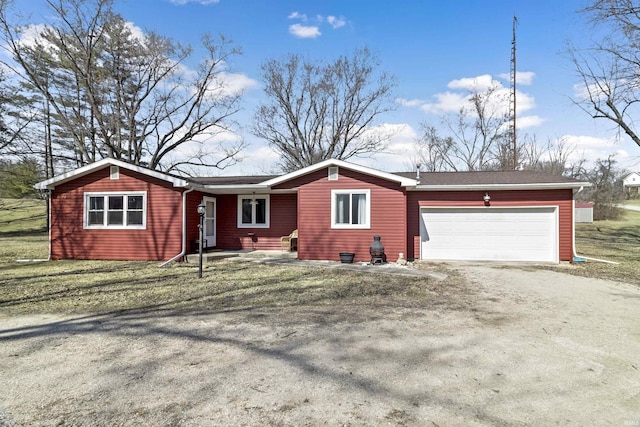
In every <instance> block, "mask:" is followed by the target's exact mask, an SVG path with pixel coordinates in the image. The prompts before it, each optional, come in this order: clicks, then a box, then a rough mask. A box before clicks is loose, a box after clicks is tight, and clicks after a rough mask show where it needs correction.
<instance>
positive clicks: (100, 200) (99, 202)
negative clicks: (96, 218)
mask: <svg viewBox="0 0 640 427" xmlns="http://www.w3.org/2000/svg"><path fill="white" fill-rule="evenodd" d="M89 210H92V211H95V210H97V211H101V210H104V197H102V196H100V197H89Z"/></svg>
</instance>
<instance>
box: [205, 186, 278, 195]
mask: <svg viewBox="0 0 640 427" xmlns="http://www.w3.org/2000/svg"><path fill="white" fill-rule="evenodd" d="M270 189H271V188H270V187H269V186H268V185H263V184H243V185H202V186H200V187H199V188H198V190H199V191H202V192H205V193H211V194H214V193H215V194H247V193H254V192H255V193H256V194H268V193H270V191H269V190H270Z"/></svg>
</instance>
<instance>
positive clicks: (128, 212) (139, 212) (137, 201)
mask: <svg viewBox="0 0 640 427" xmlns="http://www.w3.org/2000/svg"><path fill="white" fill-rule="evenodd" d="M146 199H147V194H146V192H125V193H85V195H84V211H85V218H84V227H85V228H132V229H144V228H146V224H147V221H146V219H147V210H146V205H147V200H146Z"/></svg>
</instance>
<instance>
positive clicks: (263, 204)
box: [256, 199, 267, 224]
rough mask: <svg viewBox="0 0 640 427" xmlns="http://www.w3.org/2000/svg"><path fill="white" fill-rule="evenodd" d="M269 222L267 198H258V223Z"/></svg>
mask: <svg viewBox="0 0 640 427" xmlns="http://www.w3.org/2000/svg"><path fill="white" fill-rule="evenodd" d="M266 223H267V200H266V199H256V224H266Z"/></svg>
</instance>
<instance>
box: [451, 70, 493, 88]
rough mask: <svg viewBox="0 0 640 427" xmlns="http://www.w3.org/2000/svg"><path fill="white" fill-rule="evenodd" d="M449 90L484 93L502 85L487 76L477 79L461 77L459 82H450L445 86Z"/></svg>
mask: <svg viewBox="0 0 640 427" xmlns="http://www.w3.org/2000/svg"><path fill="white" fill-rule="evenodd" d="M447 87H448V88H449V89H465V90H471V91H479V92H484V91H486V90H488V89H489V88H491V87H499V88H501V87H502V84H501V83H500V82H498V81H496V80H494V79H493V77H491V76H490V75H489V74H483V75H481V76H477V77H463V78H461V79H459V80H452V81H450V82H449V84H447Z"/></svg>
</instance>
